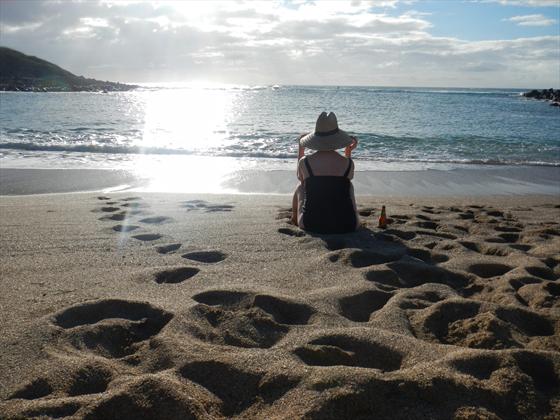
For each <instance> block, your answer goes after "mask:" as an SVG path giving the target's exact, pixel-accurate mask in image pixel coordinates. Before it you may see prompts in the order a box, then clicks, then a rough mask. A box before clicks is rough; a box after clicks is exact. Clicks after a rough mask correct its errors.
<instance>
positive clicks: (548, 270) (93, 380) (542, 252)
mask: <svg viewBox="0 0 560 420" xmlns="http://www.w3.org/2000/svg"><path fill="white" fill-rule="evenodd" d="M357 201H358V205H359V207H360V213H361V215H362V217H363V222H364V226H363V228H362V229H360V230H359V231H358V232H355V233H352V234H345V235H321V236H319V235H312V234H308V233H305V232H303V231H301V230H299V229H298V228H296V227H294V226H292V225H290V224H289V223H288V220H289V216H290V211H289V209H288V206H289V204H290V197H289V196H286V195H204V194H155V193H138V192H136V193H109V194H100V193H79V194H78V193H72V194H50V195H49V194H47V195H36V196H2V197H1V199H0V211H1V219H0V220H1V228H0V243H1V264H0V267H1V269H0V270H1V289H2V293H1V295H0V308H1V312H2V317H1V318H0V328H1V331H2V335H1V337H0V378H1V380H0V383H1V387H0V396H1V402H0V413H1V416H0V417H2V418H10V419H11V418H35V417H37V418H39V417H40V418H80V419H81V418H89V419H93V418H95V419H100V418H103V419H111V418H115V419H116V418H120V419H122V418H136V419H140V418H146V419H156V418H160V419H185V418H200V419H212V418H214V419H220V418H271V419H273V418H278V419H280V418H291V419H294V418H307V419H343V418H358V419H359V418H363V419H365V418H394V419H428V418H446V419H447V418H456V419H472V418H485V419H498V418H501V419H510V418H529V419H537V418H539V419H540V418H549V419H553V418H558V417H559V416H560V397H559V395H560V379H559V376H560V352H559V351H560V339H559V337H560V299H559V296H560V288H559V285H558V278H559V277H560V264H559V263H560V253H559V249H560V219H559V214H560V199H559V198H558V196H557V195H556V196H554V195H539V196H530V195H523V196H478V197H472V196H461V197H453V196H446V197H437V198H430V197H427V196H426V197H394V198H387V197H383V198H381V197H373V196H359V197H358V200H357ZM382 204H384V205H386V206H387V210H388V215H389V218H390V222H391V223H390V225H389V227H388V228H387V229H386V230H381V229H378V228H377V225H376V221H377V217H378V216H379V209H380V206H381V205H382Z"/></svg>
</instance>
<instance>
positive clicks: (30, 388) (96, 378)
mask: <svg viewBox="0 0 560 420" xmlns="http://www.w3.org/2000/svg"><path fill="white" fill-rule="evenodd" d="M61 375H63V376H67V377H69V378H71V379H70V381H60V380H59V378H60V376H61ZM114 377H115V371H114V370H113V369H112V368H110V367H109V366H108V365H106V364H105V363H103V362H102V361H100V360H96V361H87V362H85V363H78V364H77V366H76V364H74V363H72V364H68V365H62V366H58V367H57V368H56V370H53V371H50V372H48V373H47V374H46V375H44V376H41V377H40V378H37V379H34V380H32V381H31V382H28V383H26V384H24V385H23V386H21V387H20V388H19V389H18V390H16V391H15V392H14V393H13V394H12V395H10V397H9V399H16V398H19V399H24V400H37V399H41V398H44V397H48V396H50V395H51V394H57V395H58V396H60V395H62V396H64V397H77V396H80V395H89V394H98V393H101V392H105V391H106V390H107V387H108V385H109V384H110V383H111V381H112V380H113V378H114ZM79 407H80V405H79V404H78V408H79ZM56 408H57V409H62V410H63V411H64V412H66V410H67V409H68V407H65V406H64V405H62V406H61V405H60V404H57V407H56ZM42 414H45V415H46V413H45V412H44V411H42ZM69 415H70V414H69Z"/></svg>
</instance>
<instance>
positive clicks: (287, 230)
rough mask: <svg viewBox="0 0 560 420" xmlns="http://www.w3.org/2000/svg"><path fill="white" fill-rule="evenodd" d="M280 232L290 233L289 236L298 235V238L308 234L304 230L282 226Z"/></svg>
mask: <svg viewBox="0 0 560 420" xmlns="http://www.w3.org/2000/svg"><path fill="white" fill-rule="evenodd" d="M278 233H282V234H283V235H288V236H296V237H298V238H300V237H302V236H305V235H306V234H305V232H304V231H303V230H301V229H292V228H280V229H278Z"/></svg>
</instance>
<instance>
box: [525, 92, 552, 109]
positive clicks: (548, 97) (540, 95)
mask: <svg viewBox="0 0 560 420" xmlns="http://www.w3.org/2000/svg"><path fill="white" fill-rule="evenodd" d="M523 96H525V97H526V98H533V99H538V100H541V101H552V103H551V104H550V105H552V106H560V90H559V89H552V88H550V89H543V90H537V89H533V90H531V91H529V92H525V93H524V94H523Z"/></svg>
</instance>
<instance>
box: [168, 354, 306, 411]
mask: <svg viewBox="0 0 560 420" xmlns="http://www.w3.org/2000/svg"><path fill="white" fill-rule="evenodd" d="M178 373H179V375H181V376H182V377H183V378H185V379H187V380H188V381H189V382H194V383H196V384H198V386H199V387H200V388H202V389H205V390H207V391H208V392H209V393H210V395H212V398H216V397H217V398H219V400H221V404H220V405H221V407H220V408H221V410H220V411H221V413H222V415H223V417H226V418H231V417H234V416H235V415H236V414H239V413H241V412H243V411H244V410H246V409H247V408H248V407H250V406H251V405H252V404H254V403H255V400H265V401H271V400H274V398H271V395H274V394H273V392H274V391H273V390H271V389H270V388H271V387H268V389H269V391H272V392H268V393H267V392H266V391H267V387H266V386H263V385H265V382H266V381H265V380H264V378H263V377H264V374H263V373H262V372H258V373H253V372H251V370H250V367H248V366H245V367H244V368H243V369H239V368H237V367H235V366H232V365H230V364H228V363H225V362H221V361H216V360H208V361H194V362H188V363H186V364H185V365H183V366H182V367H181V368H179V371H178ZM283 385H284V387H286V388H287V387H288V386H295V384H283ZM278 388H280V387H278ZM275 391H276V393H278V390H277V389H276V390H275ZM287 391H288V388H287V389H286V390H285V391H284V392H287ZM267 394H269V395H267ZM280 395H282V394H280ZM220 417H221V416H220Z"/></svg>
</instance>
